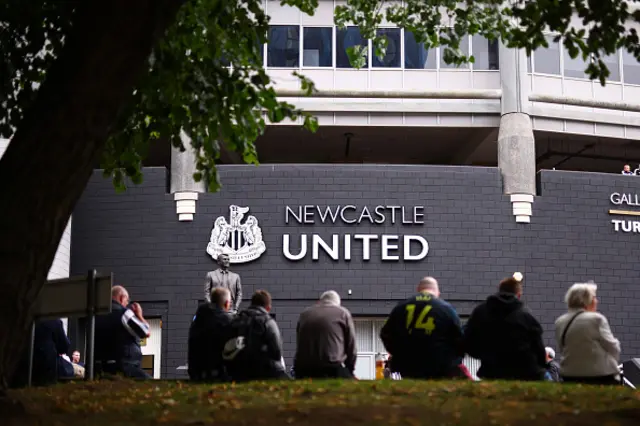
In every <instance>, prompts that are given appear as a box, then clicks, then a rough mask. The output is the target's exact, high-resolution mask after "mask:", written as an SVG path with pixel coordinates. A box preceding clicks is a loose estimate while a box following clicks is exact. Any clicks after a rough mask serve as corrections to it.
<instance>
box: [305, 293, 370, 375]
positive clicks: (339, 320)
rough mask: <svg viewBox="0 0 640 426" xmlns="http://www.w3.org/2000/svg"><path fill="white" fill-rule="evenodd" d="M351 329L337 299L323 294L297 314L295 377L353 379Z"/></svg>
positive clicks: (354, 350) (348, 318)
mask: <svg viewBox="0 0 640 426" xmlns="http://www.w3.org/2000/svg"><path fill="white" fill-rule="evenodd" d="M355 334H356V332H355V327H354V325H353V319H352V318H351V313H350V312H349V311H348V310H346V309H345V308H343V307H342V306H340V296H339V295H338V293H336V292H335V291H333V290H330V291H327V292H324V293H323V294H322V296H320V301H319V302H318V303H317V304H315V305H314V306H311V307H309V308H307V309H305V310H304V311H303V312H302V313H301V314H300V319H299V320H298V326H297V329H296V345H297V347H296V357H295V362H294V369H295V371H296V378H301V379H302V378H307V377H317V378H323V377H325V378H329V377H333V378H348V379H352V378H353V370H355V367H356V358H357V351H356V338H355Z"/></svg>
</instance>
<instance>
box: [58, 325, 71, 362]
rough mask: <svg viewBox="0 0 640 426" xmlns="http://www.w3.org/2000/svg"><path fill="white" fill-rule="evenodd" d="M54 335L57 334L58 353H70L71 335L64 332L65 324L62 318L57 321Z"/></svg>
mask: <svg viewBox="0 0 640 426" xmlns="http://www.w3.org/2000/svg"><path fill="white" fill-rule="evenodd" d="M54 336H55V345H56V351H57V352H58V355H62V354H64V355H68V353H69V347H70V346H71V342H70V341H69V337H68V336H67V333H65V332H64V326H63V325H62V320H58V321H57V324H56V330H55V334H54Z"/></svg>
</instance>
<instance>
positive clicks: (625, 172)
mask: <svg viewBox="0 0 640 426" xmlns="http://www.w3.org/2000/svg"><path fill="white" fill-rule="evenodd" d="M622 174H623V175H629V176H630V175H635V173H634V172H632V171H631V166H629V165H628V164H625V165H624V166H623V167H622Z"/></svg>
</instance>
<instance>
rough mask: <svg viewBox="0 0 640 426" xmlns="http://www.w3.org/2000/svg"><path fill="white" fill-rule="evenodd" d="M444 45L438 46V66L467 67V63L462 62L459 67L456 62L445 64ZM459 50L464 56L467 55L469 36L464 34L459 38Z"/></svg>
mask: <svg viewBox="0 0 640 426" xmlns="http://www.w3.org/2000/svg"><path fill="white" fill-rule="evenodd" d="M445 48H446V47H445V46H440V68H469V64H462V65H460V66H459V67H458V66H457V65H456V64H447V63H445V62H444V50H445ZM460 50H462V53H463V54H464V55H465V56H469V37H468V36H464V37H462V38H461V39H460Z"/></svg>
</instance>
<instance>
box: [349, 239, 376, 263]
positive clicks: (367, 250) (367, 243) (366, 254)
mask: <svg viewBox="0 0 640 426" xmlns="http://www.w3.org/2000/svg"><path fill="white" fill-rule="evenodd" d="M353 239H354V240H362V260H371V241H374V240H377V239H378V236H377V235H365V234H356V235H354V236H353Z"/></svg>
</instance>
